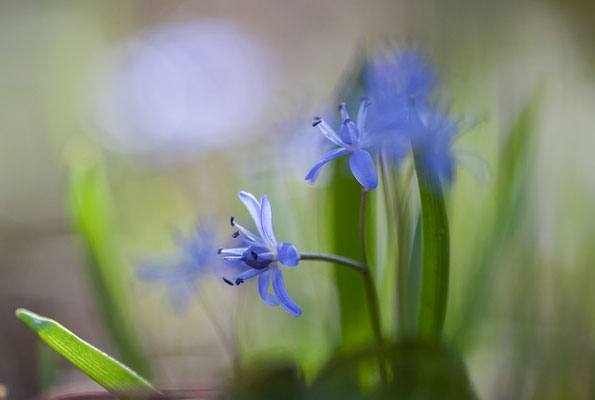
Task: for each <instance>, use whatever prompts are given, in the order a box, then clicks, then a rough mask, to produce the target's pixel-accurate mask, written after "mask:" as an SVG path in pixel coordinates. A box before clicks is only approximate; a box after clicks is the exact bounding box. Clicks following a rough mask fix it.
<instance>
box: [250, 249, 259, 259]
mask: <svg viewBox="0 0 595 400" xmlns="http://www.w3.org/2000/svg"><path fill="white" fill-rule="evenodd" d="M250 254H251V255H252V258H253V259H255V260H256V259H257V258H258V254H256V252H254V251H251V252H250Z"/></svg>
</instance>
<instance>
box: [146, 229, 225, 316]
mask: <svg viewBox="0 0 595 400" xmlns="http://www.w3.org/2000/svg"><path fill="white" fill-rule="evenodd" d="M215 239H216V236H215V235H213V230H212V229H208V227H207V226H197V227H196V229H195V231H194V232H193V234H192V235H190V236H188V237H183V236H182V235H178V237H177V241H178V243H179V249H178V250H177V251H176V252H175V253H174V254H172V255H170V257H169V259H167V260H159V261H156V260H153V261H149V262H145V263H143V264H142V265H141V266H140V267H139V268H138V269H137V271H136V274H137V276H138V277H139V278H140V279H142V280H145V281H151V282H160V283H163V284H164V285H165V286H166V287H167V290H168V292H169V297H170V299H171V302H172V305H173V307H174V309H177V310H180V309H183V308H185V307H186V306H187V305H188V302H189V301H190V299H191V298H192V297H193V295H194V294H195V292H196V291H197V290H198V289H199V286H200V283H201V281H202V280H203V278H207V277H208V276H216V275H218V274H222V273H223V267H224V265H223V263H222V262H221V258H220V257H218V256H217V254H216V251H217V245H216V243H215Z"/></svg>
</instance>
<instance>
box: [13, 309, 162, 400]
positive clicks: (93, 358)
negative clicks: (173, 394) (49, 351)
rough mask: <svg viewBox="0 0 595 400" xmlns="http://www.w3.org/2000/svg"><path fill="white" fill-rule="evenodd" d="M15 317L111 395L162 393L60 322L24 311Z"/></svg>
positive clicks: (19, 311) (20, 310) (20, 311)
mask: <svg viewBox="0 0 595 400" xmlns="http://www.w3.org/2000/svg"><path fill="white" fill-rule="evenodd" d="M16 316H17V317H18V318H19V319H20V320H21V321H23V322H24V323H25V324H27V326H29V328H31V329H32V330H33V331H34V332H35V333H37V334H38V335H39V337H40V338H41V339H42V340H43V341H44V342H46V343H47V344H48V345H49V346H50V347H52V348H53V349H54V350H56V351H57V352H58V353H60V354H61V355H62V356H64V358H66V359H67V360H68V361H70V362H71V363H73V364H74V365H75V366H76V367H77V368H78V369H80V370H81V371H83V372H84V373H85V374H87V376H89V378H91V379H93V380H94V381H95V382H97V383H98V384H100V385H101V386H103V387H104V388H105V389H107V390H109V391H110V392H112V393H116V394H123V393H159V391H158V390H157V389H155V388H154V387H153V386H152V385H151V384H150V383H149V382H148V381H147V380H146V379H144V378H143V377H141V376H140V375H138V374H137V373H136V372H134V371H133V370H131V369H130V368H128V367H127V366H125V365H124V364H122V363H120V362H119V361H117V360H115V359H113V358H112V357H110V356H108V355H107V354H105V353H104V352H102V351H101V350H98V349H97V348H95V347H93V346H91V345H90V344H89V343H87V342H85V341H84V340H82V339H80V338H79V337H78V336H76V335H75V334H74V333H72V332H70V331H69V330H68V329H66V328H65V327H63V326H62V325H60V324H59V323H58V322H56V321H54V320H52V319H49V318H46V317H42V316H41V315H38V314H35V313H34V312H31V311H29V310H26V309H24V308H19V309H18V310H16Z"/></svg>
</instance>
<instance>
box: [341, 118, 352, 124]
mask: <svg viewBox="0 0 595 400" xmlns="http://www.w3.org/2000/svg"><path fill="white" fill-rule="evenodd" d="M350 122H351V118H345V121H343V124H345V125H347V124H348V123H350Z"/></svg>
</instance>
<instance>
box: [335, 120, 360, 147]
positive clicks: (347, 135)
mask: <svg viewBox="0 0 595 400" xmlns="http://www.w3.org/2000/svg"><path fill="white" fill-rule="evenodd" d="M349 123H352V122H351V120H349V119H347V120H345V121H344V122H343V123H342V124H341V128H340V129H339V136H340V137H341V140H342V141H343V142H345V143H346V144H347V145H349V146H352V145H354V144H355V143H356V141H354V137H353V135H352V134H351V132H350V130H349V127H348V126H347V125H348V124H349Z"/></svg>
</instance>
